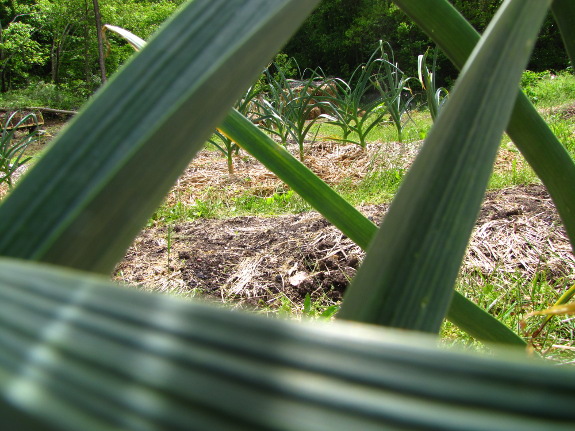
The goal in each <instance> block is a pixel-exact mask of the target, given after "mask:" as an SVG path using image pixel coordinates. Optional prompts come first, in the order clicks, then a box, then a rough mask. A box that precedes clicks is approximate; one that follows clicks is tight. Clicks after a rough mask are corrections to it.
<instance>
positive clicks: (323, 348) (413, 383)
mask: <svg viewBox="0 0 575 431" xmlns="http://www.w3.org/2000/svg"><path fill="white" fill-rule="evenodd" d="M395 3H396V4H397V5H398V6H400V7H401V8H402V9H403V10H404V11H406V12H408V13H409V14H410V15H412V16H415V17H416V21H417V22H419V19H421V18H422V17H423V20H424V21H425V20H427V21H426V24H427V25H431V24H433V23H439V24H440V26H438V27H434V31H433V32H431V33H433V34H434V35H435V37H437V38H438V39H442V37H445V38H446V39H447V40H454V41H455V42H456V43H458V42H460V41H461V40H463V41H465V42H466V43H467V44H468V45H469V46H470V47H471V48H473V46H474V45H475V43H476V39H474V34H475V33H473V32H472V33H466V32H465V31H464V32H460V31H456V30H454V29H457V25H458V23H459V22H460V19H461V18H460V16H459V15H458V14H457V12H456V11H455V10H454V9H453V7H452V6H451V4H450V3H449V2H447V1H444V0H421V1H413V0H409V1H403V0H396V1H395ZM314 4H315V2H311V1H309V0H279V1H276V2H269V1H266V0H247V1H242V2H235V1H234V2H230V1H229V0H194V1H193V2H190V3H188V4H187V6H186V7H184V8H182V9H181V10H180V13H179V14H178V15H177V16H176V17H174V19H172V20H171V21H170V23H169V25H168V26H167V27H165V28H164V31H162V32H161V33H160V34H158V35H157V36H156V37H155V38H154V39H153V40H151V41H150V43H149V45H147V47H146V48H145V49H144V50H143V51H142V52H141V54H140V55H138V56H136V57H135V58H134V59H133V60H132V61H131V62H130V63H129V64H128V65H127V67H126V68H125V69H124V70H123V71H122V73H120V74H119V75H117V76H116V77H115V78H114V79H113V80H111V82H109V84H107V86H106V88H105V89H104V90H103V91H102V92H101V93H99V94H98V96H97V97H96V98H95V99H94V100H93V101H92V102H91V103H90V104H89V105H88V106H87V107H85V109H84V110H83V112H82V113H81V114H80V116H78V117H77V118H76V119H75V120H74V122H73V123H72V124H71V125H70V126H69V127H68V128H67V129H66V130H65V132H64V133H63V134H61V135H60V136H59V137H58V138H57V141H56V142H55V143H54V144H53V147H52V148H51V150H50V151H49V152H48V153H47V154H46V155H45V156H44V157H43V158H42V159H41V160H40V162H39V163H38V164H37V165H36V166H35V167H34V169H33V170H32V171H31V172H30V173H29V174H28V175H27V176H26V177H25V178H24V179H23V181H22V182H21V183H20V184H19V185H18V187H17V188H16V189H15V190H14V192H13V193H12V194H10V195H9V197H8V198H7V199H6V200H5V202H3V204H2V206H1V207H0V220H2V223H0V253H2V255H3V256H5V257H3V258H2V259H0V299H1V301H0V323H2V327H0V347H1V348H0V397H1V398H0V407H1V408H2V420H3V424H5V426H6V427H7V428H8V429H19V430H26V429H44V430H50V431H52V430H56V429H66V430H77V429H158V428H162V429H174V430H175V429H189V428H195V429H277V428H283V429H293V430H296V429H297V430H300V429H317V430H328V429H346V430H347V429H362V430H376V429H382V428H390V429H401V428H404V429H405V428H419V429H426V428H427V429H458V428H461V427H462V424H465V427H466V428H470V429H478V430H490V429H502V430H505V429H507V430H516V429H525V430H539V429H558V430H561V429H565V430H567V429H571V428H572V426H573V423H574V422H575V413H574V412H573V409H572V405H573V403H574V402H575V391H574V388H575V384H574V383H573V382H574V381H575V379H574V377H575V373H574V372H573V370H570V369H560V368H556V367H551V366H549V365H548V364H542V363H541V362H539V361H529V360H527V359H526V358H524V357H523V355H521V354H520V353H519V352H518V351H506V354H505V355H502V356H498V355H493V356H489V357H480V356H476V355H472V354H468V353H467V354H466V353H458V352H452V351H446V350H440V349H438V348H437V347H436V346H435V343H434V342H433V339H430V338H427V337H424V336H422V335H421V334H417V333H409V332H408V331H405V330H403V331H401V332H398V331H395V330H393V329H389V328H388V329H385V328H380V327H375V326H369V325H362V324H361V323H360V322H370V323H376V324H380V325H388V326H392V327H401V328H405V329H413V330H416V331H423V332H432V333H434V332H435V333H436V332H437V328H438V325H439V323H441V321H442V320H443V318H444V317H445V315H446V313H448V315H449V316H450V318H453V319H454V320H456V321H465V319H466V317H468V316H469V315H470V314H471V315H475V314H474V313H477V307H476V306H474V305H473V304H471V303H469V302H465V299H463V298H461V297H459V296H453V285H454V281H455V277H456V275H457V270H458V267H459V265H460V262H461V256H462V254H463V250H464V248H465V245H466V243H467V241H468V239H469V234H470V232H471V229H472V227H473V223H474V220H475V217H476V215H477V212H478V209H479V206H480V203H481V198H482V195H483V192H484V190H485V186H486V184H487V181H488V179H489V173H490V171H491V167H492V163H493V160H494V157H495V153H496V151H497V147H498V144H499V141H500V137H501V135H502V132H503V130H504V128H505V126H506V125H507V122H508V120H509V118H510V116H511V115H512V110H513V103H514V100H515V98H516V96H517V86H518V83H519V79H520V75H521V72H522V70H523V68H524V67H525V64H526V63H527V60H528V57H529V54H530V50H531V48H532V44H533V41H534V40H535V35H536V32H537V29H538V28H539V26H540V24H541V22H542V21H543V18H544V17H545V16H546V13H547V9H548V6H549V5H550V4H551V2H550V1H545V0H506V1H505V2H503V4H502V6H501V8H500V10H499V12H498V14H497V15H496V17H495V18H494V20H493V22H492V23H491V25H490V26H489V28H488V29H487V30H486V32H485V34H484V36H483V37H482V38H481V40H480V42H479V43H478V44H477V46H476V47H475V48H474V49H473V51H472V52H471V50H470V51H469V52H465V51H463V53H462V52H459V51H458V55H460V56H462V57H467V55H469V54H470V53H471V56H470V59H469V61H468V62H467V63H466V66H465V68H464V70H463V72H462V74H461V76H460V78H459V79H458V82H457V84H456V86H455V88H454V90H453V91H452V93H451V96H450V99H449V101H448V102H447V104H446V106H445V108H444V111H443V113H442V115H441V116H440V117H439V118H438V120H437V122H436V124H435V125H434V127H433V129H432V131H431V132H430V133H429V135H428V137H427V140H426V142H425V144H424V147H423V149H422V150H421V152H420V155H419V156H418V158H417V160H416V161H415V163H414V164H413V166H412V168H411V169H410V171H409V172H408V173H407V175H406V177H405V180H404V182H403V184H402V186H401V188H400V190H399V192H398V194H397V197H396V199H395V200H394V202H393V204H392V206H391V208H390V210H389V213H388V215H387V216H386V218H385V220H384V221H383V224H382V226H381V227H380V229H379V231H377V232H376V229H375V226H373V224H371V222H369V220H367V219H365V221H363V220H364V219H362V218H361V217H362V216H361V215H360V214H359V213H357V211H355V210H354V209H353V208H349V206H346V203H345V201H343V200H342V199H341V197H339V196H338V195H337V194H336V193H335V192H333V190H331V189H330V188H329V187H328V186H327V185H325V184H324V183H321V182H318V180H317V179H316V178H315V177H314V176H313V174H311V172H309V170H306V169H305V167H303V165H301V163H299V162H298V161H297V160H295V159H294V158H293V157H292V156H291V155H290V154H289V153H288V152H287V151H286V150H285V149H283V148H282V147H280V146H273V145H268V143H269V142H268V140H266V139H269V138H267V137H266V136H265V135H264V134H262V133H261V131H260V130H258V129H257V128H256V127H255V126H254V125H253V124H252V123H251V121H249V120H247V119H246V118H245V117H243V116H242V115H241V114H239V113H238V112H237V111H232V112H229V111H228V110H229V108H230V107H231V106H232V105H233V103H234V101H235V100H237V98H238V97H240V95H241V88H245V87H244V86H247V85H249V83H250V82H253V79H254V77H255V76H256V75H257V73H259V71H260V70H261V69H262V68H263V67H264V66H265V62H266V61H267V60H268V59H269V58H270V57H271V56H272V55H273V52H275V51H277V50H278V49H279V47H280V46H281V44H282V43H283V42H285V40H286V39H287V38H288V37H289V36H290V35H291V33H292V32H293V30H294V29H295V28H294V27H295V26H297V25H298V24H299V23H301V22H302V21H303V19H304V18H305V16H306V15H308V14H309V13H311V10H312V8H313V6H314ZM430 8H431V10H430ZM553 8H554V12H555V15H556V16H571V17H572V16H573V15H574V14H575V5H573V2H571V1H562V0H559V1H556V2H554V3H553ZM556 8H559V9H556ZM437 17H440V19H439V20H436V19H437ZM446 23H449V24H450V25H446ZM422 27H424V28H425V29H427V28H428V27H427V26H426V25H422ZM444 40H445V39H442V43H438V44H439V45H440V46H441V47H442V50H444V52H446V53H448V55H452V54H453V51H451V50H449V49H444V47H443V46H442V44H443V42H444ZM570 47H571V48H572V46H571V45H570ZM184 48H186V51H185V52H186V55H182V54H181V53H182V52H183V49H184ZM457 58H459V57H457ZM240 59H241V61H239V60H240ZM208 65H209V67H207V66H208ZM487 72H489V73H487ZM231 76H233V77H234V80H233V81H234V83H233V84H231V82H232V80H231V79H225V78H229V77H231ZM477 95H482V96H483V97H473V96H477ZM208 96H209V97H208ZM470 100H471V101H472V103H469V101H470ZM477 100H480V103H477ZM519 103H521V102H519ZM206 113H210V115H206ZM519 118H521V117H520V116H519ZM529 120H531V118H529ZM518 121H519V119H518V118H513V117H512V119H511V124H512V125H515V126H516V125H517V124H513V123H514V122H518ZM220 122H221V125H220V129H221V130H222V132H224V133H225V134H226V135H228V136H230V138H232V139H233V140H234V141H235V142H238V144H240V145H242V146H243V147H245V148H249V149H250V151H251V152H252V153H255V154H257V155H258V158H260V160H262V161H263V162H265V163H266V164H267V165H268V166H274V167H275V169H274V171H275V172H276V173H277V174H278V176H280V177H282V178H284V177H285V178H287V179H289V181H290V182H291V183H293V184H295V185H296V187H297V188H296V187H293V189H294V190H296V191H297V192H298V193H300V194H301V195H302V196H304V197H305V198H306V199H307V200H309V201H310V203H312V204H313V205H314V206H316V208H320V209H321V210H322V212H323V213H324V215H326V217H327V218H329V219H330V220H332V221H333V222H334V224H336V225H338V226H340V227H341V228H342V231H343V232H344V233H346V234H348V235H349V236H350V237H353V238H354V240H355V241H356V242H357V243H358V244H361V246H362V247H365V248H368V249H369V250H368V253H367V256H366V258H365V261H364V263H363V264H362V266H361V267H360V269H359V271H358V275H357V277H356V278H355V279H354V281H353V284H352V286H351V288H350V290H349V291H348V293H347V294H346V297H345V299H344V302H343V305H342V309H341V312H340V313H339V314H338V316H339V317H340V321H337V322H334V323H333V324H330V325H321V324H318V323H315V324H311V323H310V322H301V323H294V322H288V321H285V320H279V319H265V318H263V317H261V316H255V315H250V314H248V313H243V312H237V311H236V312H234V311H230V310H223V309H219V308H215V307H213V306H209V305H205V304H200V303H193V302H192V303H190V302H187V301H182V300H178V299H175V298H169V297H165V296H161V295H152V294H147V293H145V292H142V291H139V290H137V289H123V288H120V287H118V286H116V285H113V284H111V283H110V282H108V281H106V280H105V279H103V278H102V277H98V276H96V275H95V274H93V273H104V274H105V273H109V272H110V271H111V270H112V269H113V267H114V265H115V263H116V262H117V261H118V260H119V259H120V258H121V257H122V255H123V253H124V251H125V249H126V247H127V246H128V245H129V243H130V241H131V240H132V238H133V237H134V236H135V235H136V233H137V231H138V229H139V228H140V227H141V226H142V225H143V224H144V223H145V221H146V220H147V217H148V216H149V215H150V214H151V213H152V211H153V209H154V208H155V206H156V205H157V204H158V203H159V202H160V201H161V199H162V197H163V196H164V195H165V193H166V192H167V191H168V190H169V188H170V186H171V184H172V183H173V182H174V180H175V178H176V177H177V176H178V174H179V173H180V172H182V170H183V169H184V168H185V167H186V165H187V163H188V162H189V159H190V158H191V157H192V156H193V155H194V153H195V151H197V150H198V149H199V148H201V146H202V145H203V143H204V142H205V140H206V139H207V137H208V136H209V134H210V133H211V131H212V130H213V129H214V128H215V127H216V126H217V124H218V123H220ZM523 122H525V120H523ZM530 123H531V124H536V123H535V122H534V121H530ZM87 132H90V133H87ZM261 135H263V137H261ZM246 138H251V139H246ZM545 143H546V146H545V147H548V146H553V145H554V144H553V143H549V142H548V141H547V142H545ZM518 144H519V143H518ZM522 145H523V148H525V147H529V144H526V143H525V141H524V142H523V143H522ZM526 152H528V153H529V154H531V155H533V154H539V157H540V158H545V157H544V156H545V154H546V153H545V152H544V151H541V150H540V151H539V152H538V151H537V150H536V149H535V150H533V149H532V148H530V149H529V150H528V151H526ZM548 159H549V158H548ZM95 161H97V163H95ZM569 161H570V163H571V164H573V162H572V161H571V160H570V159H569ZM545 163H547V162H545ZM160 167H161V169H160ZM536 170H537V169H536ZM545 174H546V175H541V176H542V178H543V180H544V181H547V180H549V178H550V177H553V176H558V174H557V171H555V172H554V173H550V172H545ZM563 174H564V173H563V172H561V178H560V180H559V181H557V183H556V185H557V187H556V189H555V191H557V190H558V189H560V188H561V187H560V186H561V185H562V187H563V188H569V189H571V188H572V187H571V184H572V182H565V179H564V177H563ZM569 205H570V203H569V202H567V203H565V202H564V203H563V205H558V207H560V208H561V209H560V211H561V210H565V208H568V207H569ZM563 216H565V213H563ZM358 221H359V222H358ZM568 230H569V229H568ZM368 244H369V247H368ZM18 259H19V260H18ZM22 260H28V262H24V261H22ZM45 263H52V264H53V265H45ZM57 265H59V267H58V266H57ZM78 269H80V270H84V271H89V272H91V273H92V274H90V273H86V272H79V271H78ZM474 307H475V308H474ZM343 319H347V320H352V321H353V323H351V322H346V321H343ZM485 321H487V322H491V323H493V322H492V321H491V320H489V318H488V317H485V316H483V320H481V319H478V320H477V321H476V322H475V326H476V328H471V329H475V330H476V331H478V332H481V331H482V330H484V329H485V328H482V327H483V326H484V325H483V323H484V322H485ZM472 326H473V325H472ZM492 328H493V325H491V326H490V327H489V330H492ZM495 332H496V331H495ZM495 332H494V333H493V334H492V335H493V338H492V339H493V340H494V341H500V342H501V341H502V340H506V341H509V340H508V339H506V338H505V337H506V334H507V333H505V331H504V330H502V331H500V332H499V333H495ZM501 334H504V335H501ZM350 364H353V366H351V367H350ZM526 388H527V389H528V390H526Z"/></svg>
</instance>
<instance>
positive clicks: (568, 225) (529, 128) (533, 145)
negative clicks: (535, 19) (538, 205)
mask: <svg viewBox="0 0 575 431" xmlns="http://www.w3.org/2000/svg"><path fill="white" fill-rule="evenodd" d="M394 3H395V4H397V6H399V7H400V8H401V9H402V10H403V11H404V12H405V13H406V14H407V15H409V16H410V17H411V18H412V19H413V20H414V21H415V22H416V23H417V24H418V26H419V27H420V28H421V29H422V30H423V31H425V33H426V34H427V35H428V36H429V37H430V38H431V39H432V40H433V41H434V42H435V43H436V44H437V45H438V46H439V47H440V48H441V50H442V51H443V52H444V53H445V54H446V55H447V57H448V58H449V59H450V60H451V61H452V62H453V64H454V65H455V66H456V67H458V68H462V67H463V65H464V63H465V61H466V60H467V58H468V57H469V55H470V54H471V51H472V50H473V47H474V46H475V44H476V43H477V42H478V41H479V33H477V32H476V31H475V30H474V29H473V27H472V26H471V24H469V23H468V22H467V21H466V20H465V18H463V16H461V14H459V12H457V11H456V10H455V8H454V7H453V6H452V5H451V4H450V3H449V2H448V1H447V0H394ZM554 5H555V6H554V9H553V10H554V11H557V10H561V11H566V17H565V19H563V18H562V19H561V24H560V28H561V31H562V33H563V37H564V38H565V37H566V35H567V34H570V35H572V32H573V31H574V30H573V25H572V22H573V21H572V20H571V19H569V18H568V17H569V16H571V15H572V14H573V13H574V12H573V2H572V1H571V0H556V2H554ZM565 27H567V29H565ZM574 40H575V37H573V36H571V37H570V41H567V42H566V45H567V46H568V47H569V46H570V47H571V51H570V52H571V57H573V43H574V42H573V41H574ZM507 134H508V135H509V136H510V137H511V139H512V140H513V142H514V143H515V145H516V146H517V148H518V149H519V151H521V153H522V154H523V156H524V157H525V159H526V160H527V162H528V163H529V164H530V165H531V167H532V168H533V170H534V171H535V173H536V174H537V175H538V176H539V178H541V181H543V183H544V184H545V187H547V190H548V191H549V194H550V195H551V197H552V198H553V202H554V203H555V206H556V207H557V211H558V212H559V215H560V216H561V220H562V221H563V224H564V225H565V229H566V230H567V234H568V236H569V239H570V241H571V245H572V247H575V187H572V186H571V185H572V184H575V164H574V163H573V160H572V159H571V157H570V156H569V153H568V152H567V151H566V149H565V148H564V147H563V145H561V142H559V140H558V139H557V137H556V136H555V135H554V134H553V132H552V131H551V129H550V128H549V126H548V125H547V123H545V121H544V120H543V119H542V118H541V116H540V115H539V114H538V113H537V111H536V110H535V108H534V107H533V105H532V104H531V102H529V100H528V99H527V97H526V96H525V95H524V94H523V93H522V92H519V95H518V97H517V100H516V104H515V107H514V109H513V113H512V115H511V119H510V121H509V124H508V126H507Z"/></svg>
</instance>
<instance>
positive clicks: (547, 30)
mask: <svg viewBox="0 0 575 431" xmlns="http://www.w3.org/2000/svg"><path fill="white" fill-rule="evenodd" d="M452 3H453V5H454V6H455V7H456V8H457V9H458V10H459V11H460V12H461V13H462V14H463V15H464V16H465V17H466V18H467V19H468V20H469V21H470V22H471V23H472V24H473V25H474V26H475V28H476V29H477V30H479V31H480V32H481V31H483V30H484V29H485V27H486V26H487V24H488V23H489V22H490V20H491V18H492V17H493V15H494V13H495V11H496V10H497V7H498V6H499V5H500V4H501V0H452ZM380 39H383V40H385V41H387V42H389V43H390V45H391V46H392V48H393V51H394V53H395V57H396V60H397V62H398V64H399V66H400V67H401V68H402V69H403V70H404V71H405V72H406V73H407V74H409V75H411V76H415V75H416V74H417V56H418V55H419V54H423V53H424V52H425V51H426V49H427V48H428V47H431V46H433V44H432V43H431V41H430V40H429V38H428V37H427V36H426V35H425V34H424V33H423V32H422V31H421V30H419V29H418V28H417V26H416V25H415V24H413V23H412V22H411V20H410V19H409V18H408V17H407V16H405V15H404V13H403V12H402V11H401V10H399V9H398V8H397V6H395V4H393V3H392V2H390V1H385V0H323V1H322V3H321V4H320V6H319V7H318V8H317V9H316V11H315V12H314V13H313V14H312V15H311V16H310V17H309V18H308V19H307V20H306V21H305V23H304V24H303V26H302V27H301V29H300V30H299V31H298V32H297V34H296V35H295V36H294V37H293V38H292V39H291V41H290V42H289V43H288V44H287V46H286V48H285V51H286V52H287V53H288V54H289V55H291V56H294V57H295V58H296V59H297V61H298V63H299V64H300V66H301V67H317V66H321V67H322V68H323V69H324V70H325V71H326V73H327V74H330V75H332V76H338V77H343V78H346V77H348V76H349V74H350V72H351V71H353V70H354V68H355V67H356V66H357V65H358V64H360V63H361V62H363V61H366V60H367V58H369V55H370V53H371V52H373V50H374V49H375V47H376V46H377V43H378V40H380ZM565 58H566V57H565V53H564V50H563V44H562V42H561V39H560V36H559V33H558V31H557V28H556V27H555V24H554V21H553V20H552V18H551V17H548V18H547V20H546V22H545V25H544V28H543V30H542V32H541V35H540V36H539V39H538V43H537V46H536V48H535V52H534V54H533V57H532V60H531V63H530V64H529V66H528V67H529V69H531V70H534V71H541V70H548V69H549V70H562V69H564V68H565V67H566V66H567V63H566V60H565ZM438 70H440V71H441V73H440V77H439V78H440V79H441V81H440V82H439V85H445V84H446V82H445V81H447V83H450V82H451V81H452V80H453V79H455V77H456V76H457V74H458V72H457V70H456V69H455V68H454V67H453V66H452V65H451V63H450V62H449V61H448V60H447V59H446V58H445V57H444V56H440V58H439V60H438Z"/></svg>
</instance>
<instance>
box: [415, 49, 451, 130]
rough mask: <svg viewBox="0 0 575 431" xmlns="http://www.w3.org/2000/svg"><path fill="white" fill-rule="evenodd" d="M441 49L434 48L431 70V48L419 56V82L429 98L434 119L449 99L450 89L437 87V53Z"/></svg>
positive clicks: (430, 110) (428, 101)
mask: <svg viewBox="0 0 575 431" xmlns="http://www.w3.org/2000/svg"><path fill="white" fill-rule="evenodd" d="M438 53H439V49H438V48H437V47H436V48H435V49H434V50H433V61H432V63H431V71H429V69H428V67H427V56H428V55H429V50H427V51H426V52H425V54H421V55H419V56H417V71H418V75H419V82H420V83H421V87H422V88H423V90H424V91H425V96H426V98H427V106H428V108H429V113H430V114H431V118H432V119H433V121H435V119H436V118H437V116H438V115H439V111H440V110H441V108H442V107H443V105H444V104H445V102H446V101H447V96H448V94H449V93H448V91H447V90H446V89H445V88H443V87H440V88H437V54H438Z"/></svg>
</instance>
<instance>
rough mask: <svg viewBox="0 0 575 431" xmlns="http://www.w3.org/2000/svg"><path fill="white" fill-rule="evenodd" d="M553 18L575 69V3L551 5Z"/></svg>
mask: <svg viewBox="0 0 575 431" xmlns="http://www.w3.org/2000/svg"><path fill="white" fill-rule="evenodd" d="M551 11H552V12H553V17H554V18H555V21H556V22H557V26H558V27H559V30H560V31H561V37H562V38H563V44H564V45H565V49H566V50H567V54H568V55H569V59H570V60H571V67H573V68H575V25H574V23H575V2H573V0H554V1H553V4H552V5H551Z"/></svg>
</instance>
